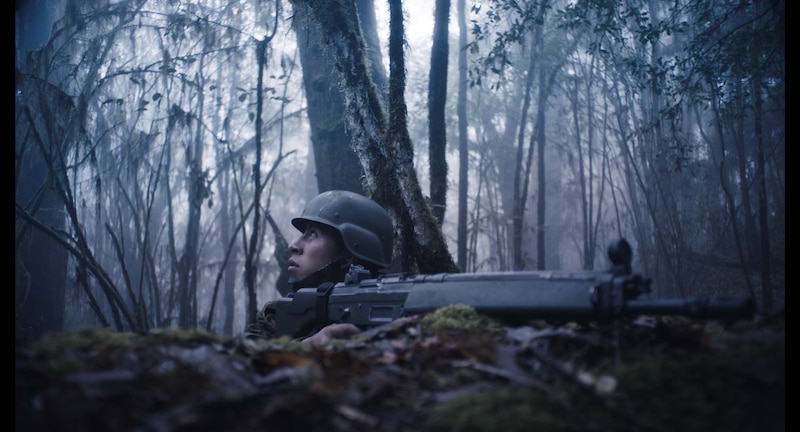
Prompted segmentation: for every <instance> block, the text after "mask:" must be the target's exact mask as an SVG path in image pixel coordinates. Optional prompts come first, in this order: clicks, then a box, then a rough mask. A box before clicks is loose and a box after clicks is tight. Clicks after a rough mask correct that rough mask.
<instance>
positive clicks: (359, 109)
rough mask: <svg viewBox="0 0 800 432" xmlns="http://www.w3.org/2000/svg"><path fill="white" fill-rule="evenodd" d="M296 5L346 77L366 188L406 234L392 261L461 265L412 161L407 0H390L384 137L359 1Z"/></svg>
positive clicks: (448, 267) (424, 266)
mask: <svg viewBox="0 0 800 432" xmlns="http://www.w3.org/2000/svg"><path fill="white" fill-rule="evenodd" d="M292 4H293V5H294V8H295V11H297V10H299V9H300V8H306V10H307V11H308V13H309V18H310V19H309V24H311V25H318V26H319V29H320V33H321V36H322V38H323V39H322V40H324V41H326V46H327V49H328V50H330V52H331V54H332V55H333V58H334V59H335V63H334V65H335V67H334V68H333V71H334V72H335V73H336V74H337V76H338V77H339V80H340V83H341V89H342V91H343V95H344V101H345V108H346V114H347V115H346V117H345V118H346V119H347V121H348V125H349V130H350V131H351V137H352V140H351V145H352V146H353V148H354V150H355V152H356V154H357V155H358V157H359V160H360V161H361V165H362V168H363V169H364V175H365V177H364V184H365V186H366V187H367V192H366V193H367V195H368V196H371V197H372V198H374V199H375V200H376V201H377V202H378V203H379V204H381V205H382V206H384V207H385V208H386V209H387V210H389V212H390V214H391V215H392V217H393V219H394V221H395V224H396V226H397V231H399V233H400V234H399V238H400V239H401V240H400V242H398V244H399V246H398V247H399V248H401V249H402V251H405V252H406V253H404V252H400V253H399V254H396V255H395V259H399V260H401V264H399V266H400V267H401V270H412V269H413V270H415V271H416V270H418V271H421V272H423V273H436V272H442V271H455V270H457V267H456V266H455V263H454V262H453V261H452V258H451V257H450V254H449V252H448V251H447V244H446V243H445V240H444V235H443V234H442V231H441V229H440V228H439V226H438V224H437V223H436V219H435V218H434V217H433V214H432V213H431V211H430V208H429V207H428V206H427V204H426V202H425V199H424V197H423V195H422V191H421V189H420V187H419V182H418V180H417V176H416V171H415V169H414V165H413V147H412V146H411V142H410V140H409V139H408V130H407V123H406V121H407V119H406V115H405V114H406V113H405V110H406V107H405V101H404V94H403V91H404V90H405V75H404V70H403V68H404V67H405V64H404V60H403V34H402V33H403V29H402V26H403V23H402V4H401V3H400V2H399V1H392V2H390V15H391V24H390V26H391V28H392V29H391V32H390V42H389V52H390V55H389V56H390V61H391V70H392V72H391V74H390V82H389V110H390V115H389V118H390V121H391V122H392V123H393V126H394V128H393V129H391V133H388V134H386V135H384V132H385V131H387V124H388V122H387V120H386V115H385V113H384V111H383V107H382V104H381V99H380V96H379V94H378V91H377V88H376V87H375V85H374V83H373V82H372V80H371V79H370V73H369V68H368V67H367V56H366V48H365V44H364V39H363V38H362V37H361V36H360V35H361V33H360V31H359V29H358V20H357V18H356V16H357V15H356V11H355V7H354V5H352V4H351V3H348V2H343V3H342V2H337V1H330V2H326V1H316V2H311V1H309V0H294V1H293V2H292ZM393 133H399V134H400V135H394V134H393ZM396 250H397V249H396Z"/></svg>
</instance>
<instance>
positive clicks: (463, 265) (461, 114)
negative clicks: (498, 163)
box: [456, 0, 480, 271]
mask: <svg viewBox="0 0 800 432" xmlns="http://www.w3.org/2000/svg"><path fill="white" fill-rule="evenodd" d="M465 3H466V1H465V0H458V4H457V6H456V9H457V11H456V13H457V14H458V103H457V111H458V227H457V238H456V243H457V248H458V252H457V253H458V258H457V262H458V267H459V268H460V269H461V270H463V271H467V270H468V268H467V204H468V203H467V193H468V192H469V138H468V137H467V19H466V11H465V9H466V5H465ZM479 193H480V192H479Z"/></svg>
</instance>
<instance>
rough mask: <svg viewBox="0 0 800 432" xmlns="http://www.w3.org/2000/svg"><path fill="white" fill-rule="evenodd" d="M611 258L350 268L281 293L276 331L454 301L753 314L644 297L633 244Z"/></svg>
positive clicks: (738, 303) (543, 314)
mask: <svg viewBox="0 0 800 432" xmlns="http://www.w3.org/2000/svg"><path fill="white" fill-rule="evenodd" d="M608 257H609V258H610V260H611V262H612V266H611V268H610V269H609V270H608V271H583V272H567V271H513V272H487V273H439V274H414V273H393V274H386V275H383V276H380V277H378V278H369V276H370V275H369V273H368V272H366V271H363V269H362V271H360V272H359V271H355V272H352V271H351V272H350V273H349V274H348V276H347V277H346V278H345V281H344V282H339V283H325V284H322V285H320V286H319V287H317V288H301V289H299V290H297V291H296V292H294V293H291V294H289V295H288V296H287V297H282V298H279V299H278V300H277V302H276V303H275V322H276V326H275V330H276V335H277V336H283V335H290V336H292V337H300V336H307V335H309V334H311V333H313V332H314V331H315V330H317V329H320V328H322V327H324V326H325V325H327V324H331V323H336V322H347V323H352V324H355V325H356V326H358V327H359V328H361V329H363V330H367V329H370V328H374V327H378V326H380V325H383V324H387V323H390V322H392V321H394V320H396V319H398V318H401V317H403V316H409V315H414V314H418V313H423V312H428V311H433V310H435V309H438V308H440V307H443V306H447V305H453V304H465V305H468V306H471V307H472V308H474V309H475V310H476V312H478V313H482V314H485V315H487V316H490V317H494V318H497V319H499V320H501V321H503V322H506V323H509V324H511V325H514V324H519V323H522V322H524V321H526V320H546V321H551V322H552V321H555V322H570V321H573V322H578V323H588V322H599V323H607V322H610V321H613V320H615V319H619V318H623V317H636V316H639V315H648V314H649V315H680V316H687V317H691V318H699V319H726V320H728V319H729V320H736V319H749V318H752V317H753V316H754V314H755V301H754V299H753V298H752V297H750V296H728V297H706V296H694V297H685V298H659V299H640V298H639V297H640V296H642V295H643V294H647V293H649V292H650V291H651V288H650V284H651V280H650V279H649V278H646V277H643V276H642V275H640V274H634V273H633V272H632V271H631V262H632V260H633V252H632V250H631V247H630V244H628V242H627V241H626V240H625V239H619V240H616V241H614V242H612V243H611V244H610V245H609V247H608Z"/></svg>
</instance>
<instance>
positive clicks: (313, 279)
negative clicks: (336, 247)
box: [289, 252, 353, 291]
mask: <svg viewBox="0 0 800 432" xmlns="http://www.w3.org/2000/svg"><path fill="white" fill-rule="evenodd" d="M352 259H353V257H352V255H350V254H349V253H348V252H342V253H339V256H338V257H336V258H335V259H334V260H333V261H331V262H329V263H328V264H326V265H325V266H324V267H322V268H321V269H319V270H317V271H315V272H314V273H311V274H310V275H308V276H306V277H305V278H303V279H301V280H292V278H290V279H289V284H290V285H291V287H292V291H297V290H299V289H300V288H316V287H318V286H320V285H322V284H323V283H324V282H341V281H343V280H344V277H345V275H346V274H347V271H348V270H349V268H350V261H352Z"/></svg>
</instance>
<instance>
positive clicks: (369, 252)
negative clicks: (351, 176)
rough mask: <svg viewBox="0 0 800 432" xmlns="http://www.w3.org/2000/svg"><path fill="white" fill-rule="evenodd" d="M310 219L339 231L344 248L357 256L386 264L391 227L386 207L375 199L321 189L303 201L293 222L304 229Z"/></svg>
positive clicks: (389, 247) (390, 241) (392, 238)
mask: <svg viewBox="0 0 800 432" xmlns="http://www.w3.org/2000/svg"><path fill="white" fill-rule="evenodd" d="M309 221H312V222H317V223H321V224H323V225H327V226H330V227H332V228H334V229H335V230H337V231H339V234H341V236H342V241H343V242H344V247H345V249H347V251H349V252H350V253H351V254H353V256H355V257H356V258H359V259H361V260H362V261H366V262H368V263H372V264H375V265H378V266H380V267H389V265H390V264H391V262H392V241H393V240H394V227H393V225H392V220H391V218H390V217H389V214H388V213H387V212H386V210H384V209H383V207H381V206H380V205H379V204H378V203H376V202H375V201H373V200H371V199H369V198H367V197H365V196H363V195H359V194H357V193H355V192H350V191H346V190H330V191H327V192H323V193H321V194H319V195H317V196H316V197H314V198H312V199H311V200H310V201H309V202H308V203H306V207H305V209H303V213H301V214H300V216H299V217H296V218H294V219H292V225H294V227H295V228H297V229H298V230H300V232H304V231H305V228H306V223H308V222H309Z"/></svg>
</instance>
